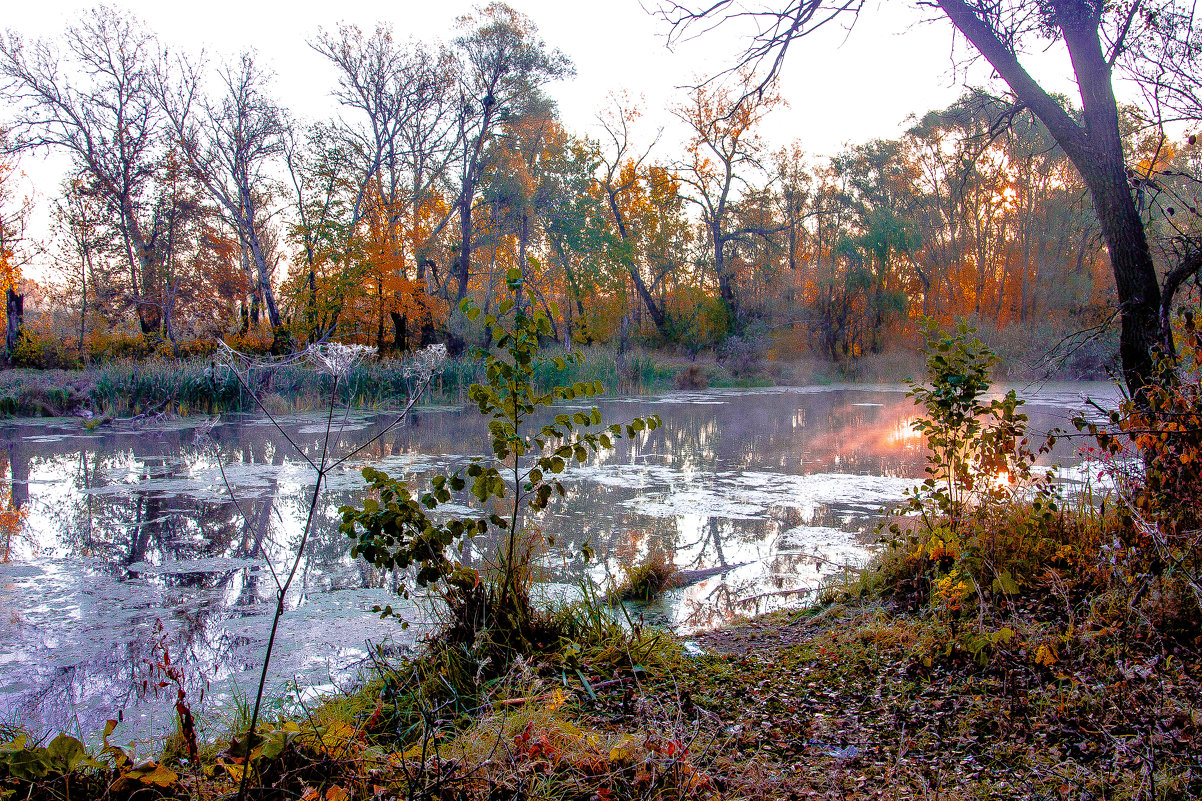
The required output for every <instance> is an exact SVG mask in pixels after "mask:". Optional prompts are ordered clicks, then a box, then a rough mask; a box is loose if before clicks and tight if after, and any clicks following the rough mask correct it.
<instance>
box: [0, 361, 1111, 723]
mask: <svg viewBox="0 0 1202 801" xmlns="http://www.w3.org/2000/svg"><path fill="white" fill-rule="evenodd" d="M1022 394H1023V395H1024V396H1025V397H1026V398H1027V400H1028V406H1027V409H1026V410H1027V412H1028V413H1029V414H1030V416H1031V428H1032V430H1034V431H1046V430H1048V429H1050V428H1052V427H1057V426H1058V427H1061V428H1066V429H1067V428H1071V426H1070V425H1069V419H1070V418H1071V416H1072V413H1073V411H1074V410H1075V409H1078V408H1080V407H1081V406H1082V405H1083V398H1084V397H1086V396H1090V397H1094V398H1097V399H1100V400H1101V401H1102V402H1103V403H1108V402H1113V399H1114V390H1113V388H1112V387H1110V386H1109V385H1105V384H1063V385H1050V384H1049V385H1044V386H1042V387H1039V388H1028V389H1025V390H1023V391H1022ZM597 405H598V406H599V407H600V409H601V412H602V414H603V415H604V417H605V419H606V421H607V422H609V421H614V422H618V421H626V420H628V419H630V418H631V417H634V416H644V415H649V414H658V415H660V416H661V418H662V419H663V422H664V425H663V427H662V428H660V429H658V430H657V431H654V432H649V433H644V434H643V435H641V436H640V438H639V439H637V440H634V441H622V442H621V443H620V444H619V447H618V448H617V449H615V450H614V451H612V452H609V453H606V454H602V455H599V456H594V457H593V458H592V459H591V460H590V461H589V462H588V464H586V465H584V466H583V467H580V468H577V469H576V470H574V471H572V472H570V473H569V474H566V475H567V478H566V480H565V483H566V484H567V486H568V495H567V497H566V498H565V499H563V500H560V501H557V502H553V504H552V506H551V508H550V509H548V510H547V511H546V512H545V513H543V514H542V515H541V516H539V517H537V518H534V519H532V520H531V521H530V522H531V523H532V524H533V525H536V526H537V527H538V528H539V529H540V530H541V531H542V532H543V534H544V535H547V536H548V537H553V538H554V540H555V543H556V545H555V548H554V549H553V550H552V551H551V552H550V553H549V554H548V556H547V558H546V560H545V577H544V578H545V580H546V582H547V586H548V587H550V588H558V590H559V591H562V592H570V591H571V587H572V586H573V585H575V586H579V583H580V581H581V579H582V578H587V579H589V580H591V581H592V582H593V583H594V585H596V586H599V587H601V588H602V589H604V588H605V587H606V586H609V585H612V583H614V582H616V581H617V580H619V579H620V578H621V577H622V576H623V575H624V573H623V567H624V566H629V565H632V564H637V563H640V562H641V561H643V560H645V559H647V558H648V557H649V556H650V555H652V554H656V553H658V554H662V555H663V556H664V557H666V558H667V559H669V560H671V561H672V562H673V563H674V564H676V565H677V566H678V567H680V568H682V569H683V570H686V571H690V572H689V573H688V574H687V575H688V576H689V577H690V578H692V579H695V580H694V581H692V582H691V583H690V584H689V585H688V586H685V587H683V588H680V589H677V590H674V591H672V592H670V593H668V594H667V596H665V598H663V599H662V600H660V601H658V602H656V603H655V604H652V605H650V606H640V607H634V608H632V609H631V611H632V614H634V615H636V616H637V615H641V616H643V617H644V618H645V619H647V620H649V621H653V622H657V623H661V624H668V625H671V626H673V627H675V628H676V629H677V630H679V631H684V632H687V631H692V630H697V629H701V628H705V627H712V626H716V625H720V624H721V623H722V622H724V621H726V620H729V619H732V618H733V617H735V616H736V615H740V614H751V613H755V612H760V611H766V610H768V609H771V608H775V607H779V606H784V605H798V604H801V603H804V602H805V600H806V598H807V594H808V593H809V592H810V591H812V590H813V589H814V588H815V587H816V586H817V585H818V584H819V582H820V581H822V580H823V578H824V577H828V576H830V575H832V574H835V573H837V572H839V571H841V570H843V569H844V567H854V566H858V565H860V564H863V562H864V561H865V560H866V559H867V557H868V555H869V550H870V546H871V543H872V541H873V538H874V530H875V525H876V519H877V515H878V513H879V510H880V509H881V508H882V507H884V506H889V505H892V504H895V503H897V502H898V501H899V500H900V499H901V498H902V496H903V493H904V492H905V491H906V490H907V489H908V488H910V487H912V486H914V485H915V483H916V479H917V478H918V477H920V476H922V474H923V473H922V471H923V465H924V459H925V450H924V449H923V447H922V443H921V440H920V439H919V438H918V437H917V436H916V435H915V433H914V432H913V431H912V430H911V428H910V424H911V422H912V420H913V418H914V417H915V409H914V407H913V405H912V403H911V402H910V401H909V400H908V399H907V398H906V397H905V388H904V387H900V386H824V387H789V388H772V389H763V390H729V391H723V390H714V391H698V392H674V393H668V394H665V395H661V396H651V397H636V398H619V399H605V400H602V401H600V402H599V403H598V404H597ZM391 419H392V418H391V417H389V416H387V415H380V414H370V413H351V414H350V415H349V416H348V417H347V418H346V424H345V426H344V427H343V430H342V434H341V436H340V438H339V439H338V441H337V442H336V443H335V445H334V447H333V451H334V452H335V453H347V452H348V451H349V450H351V448H353V447H355V446H356V445H357V444H358V443H361V442H363V441H365V440H367V439H368V438H370V437H372V436H373V435H374V434H375V433H378V432H379V431H380V430H381V429H383V427H384V426H386V425H387V424H388V423H389V422H390V421H391ZM282 422H283V427H284V429H285V433H281V432H280V431H278V430H277V429H276V428H275V427H274V426H273V425H272V424H271V422H270V421H269V420H267V419H264V418H261V417H254V416H230V417H225V418H222V419H221V420H219V421H217V422H216V424H215V425H213V424H212V421H205V420H203V419H200V418H195V419H183V420H177V421H173V422H171V423H170V424H166V425H159V426H155V427H152V428H146V429H142V430H136V431H121V430H112V429H106V428H101V429H98V430H95V431H88V430H86V429H85V428H84V426H83V425H82V424H80V423H78V422H77V421H73V420H51V421H44V420H10V421H6V422H4V423H3V424H2V425H0V443H2V444H3V447H4V449H5V450H6V453H7V459H3V456H0V723H14V722H19V723H23V724H24V725H26V726H28V727H30V728H31V729H33V730H35V731H43V732H44V731H53V730H62V731H69V732H71V733H74V734H77V735H80V736H83V737H85V738H88V739H94V737H95V735H96V734H97V733H98V732H99V731H100V730H101V729H102V728H103V725H104V721H105V720H106V719H109V718H114V719H117V718H120V719H121V721H122V727H121V730H120V731H119V734H124V735H126V736H143V737H149V736H153V735H155V734H158V733H162V732H163V731H166V730H169V728H170V726H171V720H172V719H171V704H172V703H174V701H175V693H176V689H175V685H174V684H172V683H170V682H169V685H170V686H167V687H161V688H157V689H156V685H157V684H158V683H160V681H162V680H163V679H164V677H165V673H164V665H165V657H166V658H168V659H169V662H170V664H171V665H172V666H178V668H179V673H178V674H176V675H177V678H178V681H179V682H181V683H182V684H183V686H184V688H185V689H186V691H187V692H188V697H189V699H190V701H191V702H192V703H193V704H194V706H195V707H196V708H199V709H201V710H202V711H205V712H207V713H209V718H210V719H214V720H215V719H218V718H219V717H220V713H221V710H222V709H223V708H225V709H228V708H229V707H230V705H231V702H232V701H233V700H235V699H237V698H238V697H239V696H242V697H245V696H246V695H248V694H253V690H254V686H255V683H256V682H257V679H258V666H259V665H260V664H261V659H262V654H263V649H264V647H265V644H266V641H267V634H268V630H269V628H270V623H271V612H272V609H273V606H274V599H275V587H276V585H275V579H274V577H273V572H279V571H281V570H282V569H283V568H284V566H285V564H287V563H288V561H289V557H290V555H291V553H292V552H293V550H294V548H295V547H296V543H297V540H298V537H299V533H300V531H301V530H302V528H303V519H304V518H303V516H304V513H305V511H306V510H307V507H308V498H307V495H308V494H309V493H311V491H312V478H313V475H312V473H313V471H312V469H311V468H310V467H309V466H308V465H307V464H306V463H305V461H304V459H303V458H300V457H298V455H297V452H296V451H295V449H294V447H293V443H295V444H296V445H297V446H299V447H300V448H301V449H303V450H304V451H305V452H306V453H307V454H309V455H310V456H313V455H315V454H317V453H319V452H320V447H321V443H322V438H323V434H324V431H325V425H324V424H325V418H324V417H323V416H320V415H317V414H310V415H294V416H290V417H287V418H285V419H284V420H283V421H282ZM486 447H487V428H486V426H485V425H484V422H483V421H481V420H480V418H479V416H478V415H476V414H475V413H474V412H473V411H471V410H462V409H449V408H445V409H443V408H440V409H421V410H419V411H416V412H414V413H413V414H412V415H411V416H410V417H409V418H408V419H407V420H406V421H405V422H404V424H403V425H401V426H398V427H396V428H395V429H393V430H392V431H389V432H388V433H387V434H385V435H384V436H383V437H381V438H380V439H379V440H378V441H377V442H375V443H374V444H372V445H371V446H370V447H369V448H367V449H366V450H364V451H363V452H362V453H360V454H358V455H356V456H355V457H354V458H353V459H352V460H350V461H349V462H348V463H347V464H346V465H345V466H344V468H343V469H340V470H339V471H338V472H336V473H335V474H334V475H333V476H331V480H330V484H329V489H328V492H326V493H325V494H324V495H323V496H322V498H321V500H320V504H319V508H318V513H317V515H316V524H315V530H314V533H313V536H312V538H311V541H310V543H309V547H308V549H307V552H306V554H305V558H304V560H303V561H302V563H301V570H300V573H299V575H298V578H297V581H296V583H295V585H294V592H292V593H291V594H290V595H289V597H288V599H287V608H288V612H287V614H286V615H285V617H284V618H283V622H282V624H281V629H280V635H279V641H278V643H277V648H276V651H275V654H274V656H273V664H272V668H273V669H272V673H271V676H270V681H269V695H271V696H272V697H277V698H279V697H286V696H287V695H288V693H289V692H292V693H294V694H295V693H296V692H302V693H308V692H324V691H332V690H335V689H337V688H344V687H346V686H348V685H350V684H352V683H353V682H354V680H355V678H356V676H357V675H359V672H360V671H361V669H362V667H363V666H364V664H365V660H367V659H368V658H369V655H370V654H371V653H373V650H374V649H375V648H376V647H377V646H380V645H387V646H388V647H391V648H396V647H403V646H405V645H406V644H411V643H412V642H413V641H414V637H416V636H420V632H421V626H420V625H419V626H415V627H413V628H411V629H409V630H408V631H406V632H402V631H401V630H400V628H399V626H398V624H397V623H396V622H395V621H385V620H380V619H379V618H378V617H377V616H376V615H373V614H372V613H371V611H370V610H371V608H372V606H374V605H385V604H392V605H393V606H394V607H396V606H397V605H398V604H397V599H396V596H395V594H394V587H395V583H396V581H397V577H395V576H391V575H387V574H382V573H380V572H378V571H376V570H374V569H372V568H370V567H369V566H367V565H366V564H364V563H363V562H361V561H358V560H353V559H351V558H350V556H349V554H348V540H347V538H346V537H345V536H344V535H341V534H340V533H339V532H338V528H337V527H338V522H339V518H338V515H337V508H338V507H339V506H340V505H342V504H344V503H349V502H356V501H358V500H360V499H361V498H362V489H363V481H362V478H361V477H360V474H359V471H360V470H361V469H362V468H363V467H364V466H368V465H370V466H373V467H376V468H378V469H381V470H385V471H387V472H389V473H392V474H393V475H397V476H404V477H407V478H411V479H415V480H420V479H421V477H422V476H423V475H425V474H429V473H430V472H432V471H445V470H448V469H453V468H455V467H460V466H463V465H464V464H466V463H467V462H468V460H469V459H470V458H471V457H472V456H475V455H479V454H481V453H483V452H484V451H485V449H486ZM1053 458H1054V459H1055V460H1056V461H1057V462H1059V463H1061V464H1064V465H1073V464H1075V463H1076V462H1077V461H1078V457H1077V455H1076V454H1075V453H1074V447H1073V445H1071V444H1069V443H1067V442H1064V443H1062V444H1061V445H1059V446H1058V450H1057V452H1056V453H1055V454H1054V455H1053ZM227 483H228V486H229V487H230V488H231V489H232V490H233V493H234V495H235V497H236V499H237V500H236V502H235V501H234V500H231V498H230V494H229V491H228V490H227ZM6 495H7V497H5V496H6ZM453 511H455V512H465V511H467V510H466V509H464V508H462V507H460V508H458V509H456V510H453ZM586 543H587V544H588V545H589V546H590V547H591V548H592V549H593V550H594V551H595V552H596V556H595V558H594V560H593V561H592V562H590V563H588V564H586V563H585V561H584V559H583V558H582V556H581V550H582V548H583V546H584V545H585V544H586ZM488 552H489V543H487V542H483V541H479V540H478V541H476V542H475V543H474V544H473V549H472V551H471V553H469V558H470V559H473V560H474V561H476V562H477V563H478V562H479V561H480V560H481V559H482V558H484V557H486V556H487V553H488ZM405 613H406V614H408V615H410V616H413V617H415V618H416V617H417V616H418V613H417V611H416V610H413V609H409V608H407V609H406V610H405Z"/></svg>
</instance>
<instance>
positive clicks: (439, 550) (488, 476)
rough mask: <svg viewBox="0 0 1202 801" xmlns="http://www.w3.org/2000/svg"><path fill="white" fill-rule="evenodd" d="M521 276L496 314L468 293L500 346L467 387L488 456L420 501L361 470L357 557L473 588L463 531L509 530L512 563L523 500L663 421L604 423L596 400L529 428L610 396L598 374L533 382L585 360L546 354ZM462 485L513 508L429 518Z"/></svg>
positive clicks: (537, 506)
mask: <svg viewBox="0 0 1202 801" xmlns="http://www.w3.org/2000/svg"><path fill="white" fill-rule="evenodd" d="M521 281H522V275H521V271H520V270H516V269H512V270H510V271H509V272H508V273H507V274H506V283H507V285H508V286H509V288H510V290H511V291H512V292H513V293H514V295H513V296H512V297H508V298H505V299H504V300H503V301H502V302H501V303H500V304H499V306H498V314H497V315H496V316H495V317H494V316H493V315H483V314H482V313H481V311H480V309H479V308H477V307H476V306H474V305H473V304H472V303H471V302H470V301H468V300H465V301H464V302H463V303H461V304H460V307H459V308H460V311H461V312H462V313H463V314H464V316H466V317H467V319H469V320H478V319H480V320H482V321H483V323H484V324H485V325H487V326H491V327H493V328H494V331H493V333H494V337H495V342H496V350H495V351H494V352H488V351H479V352H478V353H477V355H478V357H479V358H480V359H481V360H482V361H483V362H484V376H485V378H484V383H479V384H473V385H472V386H471V387H470V389H469V390H468V400H469V401H470V402H471V403H472V404H473V405H474V406H475V407H476V409H477V410H478V411H479V413H480V414H481V415H483V416H485V417H487V418H489V420H488V432H489V448H490V450H491V451H492V454H491V459H477V460H474V461H473V462H472V463H471V464H469V465H468V466H467V468H466V469H465V470H464V476H466V477H464V476H461V475H460V474H459V473H453V474H451V475H448V476H436V477H434V478H433V479H432V480H431V482H430V490H429V491H428V492H426V493H424V494H422V495H421V496H420V497H417V498H415V497H414V496H413V495H412V494H411V492H410V490H409V487H408V485H407V484H406V483H405V482H404V481H399V480H396V479H393V478H392V477H390V476H388V475H387V474H386V473H382V472H380V471H378V470H374V469H372V468H367V469H365V470H364V471H363V477H364V478H365V479H366V480H367V482H368V485H369V487H370V489H371V492H372V495H373V497H371V498H368V499H367V500H365V501H364V502H363V506H362V508H360V509H356V508H354V507H352V506H344V507H342V508H341V509H339V514H341V516H342V524H341V526H340V529H341V530H342V531H343V533H345V534H346V535H347V536H348V537H350V538H351V539H352V540H353V541H354V544H353V545H352V546H351V554H352V555H353V556H356V557H360V558H363V559H365V560H367V561H368V562H370V563H371V564H373V565H375V566H376V567H379V568H381V569H394V568H399V569H405V568H410V567H412V568H415V570H416V578H415V580H416V582H417V584H418V585H419V586H423V587H424V586H430V585H433V584H436V583H438V582H443V583H444V584H446V585H447V586H449V587H452V588H454V587H463V588H466V587H470V586H473V585H474V584H475V583H476V582H478V581H479V577H478V576H477V575H476V574H475V571H471V570H469V569H467V568H464V567H463V566H462V565H460V564H459V563H457V562H454V561H452V560H451V559H449V558H448V557H447V555H446V554H447V550H448V549H449V548H450V547H452V546H454V545H458V546H459V547H460V548H462V544H463V540H464V539H465V538H469V537H474V536H478V535H480V534H483V533H485V532H486V531H487V530H488V527H489V526H492V527H493V528H496V529H498V530H501V531H506V532H508V538H509V547H508V548H507V549H506V551H504V552H502V554H501V556H500V559H499V561H500V563H501V564H502V568H503V569H505V566H506V565H509V564H511V563H512V562H511V560H512V557H513V553H514V538H515V536H516V535H517V534H518V533H519V532H520V530H521V527H522V524H521V511H522V508H523V507H525V508H528V509H530V510H533V511H540V510H542V509H545V508H547V506H548V505H549V504H550V502H551V499H552V498H553V497H554V496H555V495H559V496H561V497H562V496H564V495H566V493H567V491H566V489H565V488H564V486H563V484H562V483H560V481H559V478H558V476H559V475H561V474H562V473H563V472H564V471H565V470H566V469H567V468H568V466H569V465H570V464H572V463H576V464H584V463H585V462H587V461H588V460H589V458H590V457H591V455H592V454H594V453H597V452H599V451H602V450H609V449H611V448H613V447H614V443H615V442H616V441H617V440H619V439H621V438H622V437H623V436H627V437H631V438H633V437H636V436H640V435H642V434H644V433H645V432H648V431H653V430H654V429H656V428H658V427H659V426H660V424H661V421H660V418H659V417H658V416H654V415H653V416H651V417H646V418H635V419H634V420H632V421H631V422H630V423H628V424H625V425H623V424H618V423H614V424H610V425H608V426H606V425H605V423H604V421H603V419H602V416H601V412H600V410H599V409H597V407H595V406H594V407H591V408H589V409H588V410H587V411H586V410H575V411H572V412H561V413H558V414H555V415H554V416H553V417H551V418H550V422H548V423H545V424H543V425H541V426H540V427H538V428H537V429H536V430H533V431H531V428H532V424H531V421H532V419H533V418H534V417H535V415H538V414H540V413H544V414H545V411H544V410H547V409H549V408H550V407H552V406H553V405H554V404H555V403H556V402H557V401H561V400H575V399H577V398H593V397H596V396H598V395H601V394H603V393H604V392H605V387H604V386H603V385H602V384H601V382H600V381H577V382H575V383H573V384H571V385H568V386H554V387H552V388H551V389H550V390H549V391H547V392H540V391H538V389H537V388H536V386H535V381H534V375H535V371H536V369H537V368H538V367H540V366H544V365H546V366H553V367H555V368H556V369H558V370H563V369H565V368H566V367H567V366H568V363H569V362H573V363H575V364H579V363H580V360H581V358H582V357H581V356H580V354H576V353H573V354H568V355H561V356H555V357H547V356H545V355H543V354H542V352H541V350H540V345H539V340H540V337H546V336H548V335H549V334H550V333H551V326H550V321H549V320H548V319H547V318H546V316H545V315H543V314H541V313H539V312H536V311H531V310H530V309H529V308H528V307H527V306H525V305H524V304H522V303H520V302H518V298H519V297H520V296H519V295H518V291H519V290H520V288H521ZM465 488H466V489H467V490H468V491H469V492H470V493H471V496H472V497H473V498H474V499H475V500H476V501H477V502H479V503H481V504H489V503H490V502H493V501H500V500H507V501H508V506H509V512H508V515H501V514H497V513H493V514H490V515H489V516H488V518H487V520H485V519H462V520H459V519H453V520H448V521H446V522H445V523H441V524H438V523H435V522H434V521H433V520H432V519H431V518H430V517H429V515H428V513H429V512H432V511H434V510H435V509H437V508H438V507H439V506H440V505H442V504H445V503H448V502H449V501H451V499H452V498H453V496H454V493H457V492H460V491H462V490H464V489H465ZM511 492H512V495H510V493H511ZM506 580H507V581H508V579H506ZM404 593H407V591H404V592H403V594H404ZM386 611H390V610H386Z"/></svg>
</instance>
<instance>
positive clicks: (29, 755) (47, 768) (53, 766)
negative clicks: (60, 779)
mask: <svg viewBox="0 0 1202 801" xmlns="http://www.w3.org/2000/svg"><path fill="white" fill-rule="evenodd" d="M105 767H106V765H105V764H104V763H103V762H100V761H98V760H96V759H93V758H92V756H91V755H90V754H89V753H88V751H87V749H86V748H84V744H83V743H81V742H80V741H79V740H77V739H75V738H74V737H71V736H70V735H67V734H60V735H58V736H57V737H55V738H54V739H53V740H51V741H50V744H49V745H48V746H45V747H42V746H31V745H28V742H27V738H26V736H25V735H24V734H19V735H17V737H16V738H15V739H13V740H11V741H10V742H7V743H3V744H0V777H2V776H8V777H11V778H13V779H16V780H17V781H21V782H38V781H42V780H43V779H46V778H48V777H51V776H66V775H67V774H70V773H74V772H75V771H78V770H85V769H90V770H99V769H103V768H105Z"/></svg>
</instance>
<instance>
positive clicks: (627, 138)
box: [595, 99, 678, 340]
mask: <svg viewBox="0 0 1202 801" xmlns="http://www.w3.org/2000/svg"><path fill="white" fill-rule="evenodd" d="M639 116H641V114H640V111H639V110H638V109H637V108H633V107H630V106H628V105H623V101H622V100H620V99H615V102H614V107H613V108H612V109H611V110H610V111H609V112H607V113H605V114H602V115H601V116H600V118H599V120H600V123H601V127H602V130H603V131H604V132H605V138H606V140H607V141H606V143H605V148H604V149H603V150H601V152H600V153H599V154H598V175H597V177H596V178H595V182H596V187H597V191H598V192H599V193H600V194H601V196H602V197H603V198H604V201H605V205H606V208H607V209H608V211H609V223H610V225H611V226H612V228H613V232H614V239H615V241H614V242H613V246H612V247H611V248H610V251H611V254H612V256H613V258H614V259H615V260H616V261H617V262H618V263H620V264H621V265H622V267H624V268H625V270H626V272H627V274H628V275H629V276H630V282H631V284H632V285H633V286H634V290H635V294H637V295H638V298H639V302H640V303H642V304H643V305H644V306H645V307H646V309H647V314H648V315H650V317H651V322H652V323H654V324H655V327H656V329H657V330H658V331H659V334H660V336H661V337H663V338H664V339H665V340H669V339H671V337H672V329H671V325H670V321H669V320H668V314H667V311H666V310H665V309H664V306H663V304H662V303H660V302H658V301H657V300H656V298H655V296H654V294H652V291H651V289H649V288H648V286H649V285H648V278H646V277H644V271H645V270H647V269H648V267H649V266H650V265H649V264H648V262H649V259H648V258H647V256H648V253H647V250H649V248H647V247H646V246H647V245H648V244H650V241H649V240H651V237H650V236H648V234H651V233H653V232H654V231H656V230H657V229H658V228H660V226H657V225H656V224H655V223H656V221H657V219H656V218H657V217H659V214H657V213H656V212H662V211H665V209H664V207H663V204H662V203H659V204H655V206H654V207H652V205H651V203H650V202H649V201H650V194H651V192H653V191H654V189H655V178H654V175H653V172H654V170H655V169H656V167H655V166H654V165H650V166H648V164H647V161H648V158H649V157H650V155H651V149H652V148H653V147H654V146H655V141H654V140H653V141H652V142H651V144H650V145H649V146H648V147H647V148H646V149H645V150H643V151H642V152H638V151H637V150H636V149H635V147H634V143H633V142H632V141H631V127H632V125H633V123H634V122H635V120H637V119H638V117H639ZM677 183H678V182H677ZM663 277H664V276H663V273H662V271H661V272H659V274H658V275H656V274H652V275H651V276H649V279H650V286H651V287H652V288H654V287H655V285H656V284H658V283H659V282H660V281H662V279H663Z"/></svg>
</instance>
